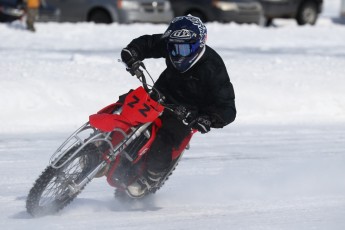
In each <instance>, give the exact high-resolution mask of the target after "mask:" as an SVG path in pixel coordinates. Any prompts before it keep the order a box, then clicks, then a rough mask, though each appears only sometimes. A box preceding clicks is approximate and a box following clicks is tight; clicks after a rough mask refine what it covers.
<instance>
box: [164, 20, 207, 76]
mask: <svg viewBox="0 0 345 230" xmlns="http://www.w3.org/2000/svg"><path fill="white" fill-rule="evenodd" d="M163 38H164V39H166V41H167V49H168V53H169V58H170V61H171V63H172V64H173V66H174V67H175V68H176V69H177V70H178V71H179V72H181V73H184V72H186V71H187V70H189V69H190V68H191V67H192V66H193V65H194V64H195V63H197V61H198V60H199V59H200V58H201V57H202V55H203V54H204V52H205V49H206V39H207V29H206V26H205V25H204V24H203V23H202V21H201V20H200V19H199V18H198V17H194V16H192V15H188V16H181V17H176V18H174V19H173V20H172V21H171V23H170V25H169V27H168V29H167V30H166V31H165V33H164V35H163Z"/></svg>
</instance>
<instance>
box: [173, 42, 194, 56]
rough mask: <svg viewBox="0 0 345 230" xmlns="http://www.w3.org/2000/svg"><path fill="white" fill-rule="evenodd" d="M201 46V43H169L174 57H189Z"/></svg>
mask: <svg viewBox="0 0 345 230" xmlns="http://www.w3.org/2000/svg"><path fill="white" fill-rule="evenodd" d="M198 48H199V44H197V43H194V44H189V43H187V44H179V43H178V44H176V43H168V51H169V54H170V55H171V56H173V57H188V56H191V55H192V54H194V53H195V52H196V51H197V50H198Z"/></svg>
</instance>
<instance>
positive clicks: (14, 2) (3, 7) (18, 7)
mask: <svg viewBox="0 0 345 230" xmlns="http://www.w3.org/2000/svg"><path fill="white" fill-rule="evenodd" d="M23 15H24V8H23V5H22V4H20V1H18V0H0V22H11V21H14V20H17V19H19V18H21V17H22V16H23Z"/></svg>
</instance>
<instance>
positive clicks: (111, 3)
mask: <svg viewBox="0 0 345 230" xmlns="http://www.w3.org/2000/svg"><path fill="white" fill-rule="evenodd" d="M21 2H22V0H0V21H4V22H10V21H14V20H17V19H20V18H21V17H22V16H23V15H24V13H25V12H24V5H23V4H22V3H21ZM44 2H45V4H43V5H42V6H41V7H40V13H39V19H38V21H60V22H80V21H89V22H95V23H112V22H119V23H131V22H152V23H168V22H170V21H171V19H172V18H173V12H172V9H171V5H170V2H169V0H154V1H153V0H45V1H44Z"/></svg>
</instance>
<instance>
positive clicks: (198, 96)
mask: <svg viewBox="0 0 345 230" xmlns="http://www.w3.org/2000/svg"><path fill="white" fill-rule="evenodd" d="M206 39H207V30H206V27H205V25H204V24H203V23H202V22H201V20H200V19H199V18H197V17H194V16H191V15H188V16H181V17H176V18H174V19H173V20H172V22H171V23H170V25H169V27H168V29H167V30H166V31H165V33H164V34H153V35H143V36H141V37H139V38H136V39H134V40H133V41H132V42H131V43H129V44H128V45H127V47H126V48H124V49H123V50H122V52H121V59H122V61H123V62H124V63H125V64H126V65H127V67H128V70H129V71H135V69H136V68H139V65H138V63H139V62H138V61H142V60H144V59H146V58H165V60H166V65H167V68H166V69H165V70H164V71H163V72H162V73H161V75H160V77H159V78H158V80H157V82H156V83H155V85H154V87H155V88H156V89H158V91H159V92H161V93H162V94H163V95H164V96H165V97H166V100H165V103H168V104H175V105H178V106H179V107H180V109H182V108H187V109H188V110H191V111H194V113H193V114H194V115H193V117H192V118H190V121H191V120H193V121H195V122H194V123H193V126H192V128H194V129H197V130H198V131H200V132H201V133H203V134H204V133H207V132H209V131H210V128H223V127H224V126H226V125H228V124H229V123H231V122H233V121H234V120H235V117H236V107H235V94H234V89H233V86H232V84H231V82H230V78H229V75H228V73H227V70H226V67H225V64H224V62H223V60H222V58H221V57H220V56H219V55H218V54H217V53H216V52H215V51H214V50H213V49H212V48H210V47H209V46H207V45H206ZM161 121H162V127H161V128H160V129H159V130H158V133H157V137H156V139H155V141H154V142H153V144H152V146H151V148H150V150H149V152H148V155H147V156H148V158H147V169H146V173H144V174H143V178H139V179H138V180H137V181H136V182H134V183H132V184H131V185H129V186H128V188H127V190H128V192H129V193H130V194H131V195H132V196H133V197H140V196H141V195H142V194H144V193H145V192H146V190H147V189H149V188H151V187H152V186H154V185H155V184H156V183H157V182H158V181H159V180H160V178H161V177H162V176H164V174H165V173H166V172H167V169H168V168H169V166H170V163H171V159H172V157H171V153H172V151H173V149H174V148H178V147H179V145H180V144H181V143H182V141H183V140H184V138H186V137H187V135H188V134H189V133H190V127H189V126H187V125H185V124H184V123H183V122H182V121H181V119H178V118H177V117H176V115H175V114H172V113H171V112H169V111H168V110H165V112H164V114H163V115H162V116H161Z"/></svg>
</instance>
